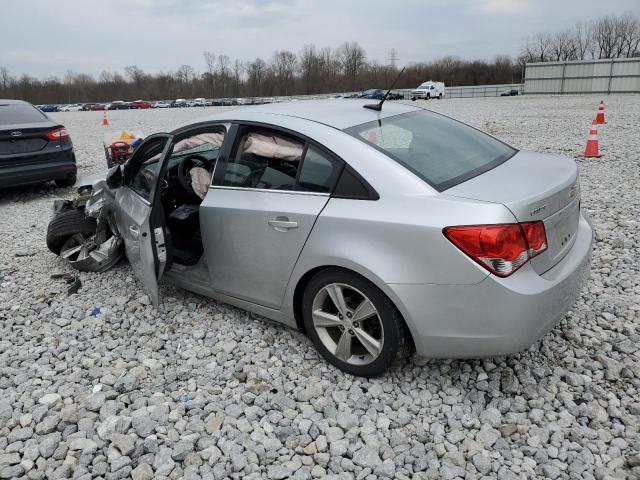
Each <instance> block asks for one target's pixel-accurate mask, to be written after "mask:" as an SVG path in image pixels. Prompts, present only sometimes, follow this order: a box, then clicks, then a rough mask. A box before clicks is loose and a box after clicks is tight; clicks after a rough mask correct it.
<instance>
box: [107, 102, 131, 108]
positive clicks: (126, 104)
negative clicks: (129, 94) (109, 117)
mask: <svg viewBox="0 0 640 480" xmlns="http://www.w3.org/2000/svg"><path fill="white" fill-rule="evenodd" d="M107 110H131V103H130V102H123V101H121V100H116V101H114V102H111V103H110V104H109V105H108V106H107Z"/></svg>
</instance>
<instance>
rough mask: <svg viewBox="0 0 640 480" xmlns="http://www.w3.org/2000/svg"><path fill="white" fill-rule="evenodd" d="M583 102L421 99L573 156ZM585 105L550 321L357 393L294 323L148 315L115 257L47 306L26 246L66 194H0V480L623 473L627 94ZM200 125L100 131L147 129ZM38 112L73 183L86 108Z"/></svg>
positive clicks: (83, 164)
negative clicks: (591, 242) (571, 279)
mask: <svg viewBox="0 0 640 480" xmlns="http://www.w3.org/2000/svg"><path fill="white" fill-rule="evenodd" d="M599 100H600V98H599V97H595V96H565V97H535V98H534V97H530V98H526V97H513V98H496V99H461V100H443V101H435V100H432V101H430V102H429V103H428V106H429V108H433V109H435V110H437V111H440V112H443V113H446V114H449V115H452V116H454V117H456V118H459V119H461V120H463V121H466V122H469V123H471V124H473V125H475V126H477V127H479V128H481V129H484V130H487V131H488V132H490V133H492V134H494V135H496V136H497V137H499V138H502V139H504V140H505V141H507V142H510V143H512V144H513V145H515V146H517V147H520V148H525V149H532V150H538V151H545V152H553V153H561V154H565V155H568V156H571V157H577V155H578V154H579V153H581V151H583V149H584V144H585V141H586V137H587V133H588V129H589V124H590V121H591V119H592V118H593V116H594V115H595V112H596V107H597V104H598V102H599ZM605 100H606V102H607V110H606V112H607V121H608V124H607V125H604V126H603V127H602V128H601V129H600V141H601V149H602V151H603V153H604V155H605V156H604V157H603V158H602V159H589V160H579V162H580V165H581V171H582V180H581V183H582V196H583V206H584V207H585V208H586V209H587V210H588V211H589V213H590V215H591V217H592V219H593V222H594V224H595V228H596V230H597V242H596V245H595V252H594V260H593V270H592V274H591V278H590V280H589V281H588V282H587V284H586V286H585V288H584V291H583V292H582V296H581V298H580V299H579V300H578V302H577V304H576V305H575V306H574V308H573V309H572V311H571V312H569V313H568V315H567V316H566V318H565V319H564V320H563V321H562V322H561V323H560V325H559V326H558V327H557V328H555V329H554V330H553V331H552V332H551V333H549V334H548V335H546V336H545V337H544V338H543V339H542V341H541V342H539V343H538V344H536V345H534V346H533V347H531V348H530V349H529V350H527V351H526V352H523V353H521V354H518V355H513V356H509V357H500V358H494V359H484V360H467V361H459V360H449V361H447V360H445V361H442V360H438V361H435V360H425V359H422V358H412V359H410V360H409V361H407V362H406V363H403V364H401V365H395V366H394V367H393V368H392V369H391V370H390V371H389V372H388V373H387V374H386V375H384V376H383V377H381V378H377V379H373V380H363V379H360V378H354V377H350V376H347V375H344V374H342V373H341V372H339V371H337V370H336V369H334V368H333V367H330V366H329V365H328V364H327V363H326V362H324V361H323V360H322V359H321V358H320V357H319V356H318V354H317V353H316V352H315V350H314V348H313V347H312V345H311V344H310V343H309V341H308V340H307V339H306V338H305V337H304V336H303V335H301V334H300V333H298V332H296V331H293V330H290V329H287V328H284V327H281V326H278V325H276V324H274V323H271V322H268V321H265V320H263V319H261V318H260V317H257V316H255V315H251V314H248V313H246V312H243V311H240V310H238V309H235V308H232V307H229V306H226V305H223V304H219V303H216V302H214V301H210V300H207V299H205V298H203V297H199V296H197V295H193V294H190V293H188V292H185V291H181V290H178V289H175V288H173V287H171V286H163V287H162V288H161V296H162V297H163V299H164V300H163V301H162V303H161V305H160V307H159V308H158V309H154V308H153V307H152V306H150V305H149V300H148V298H147V297H146V296H145V295H143V294H142V291H141V288H140V285H139V284H138V282H137V281H136V280H135V278H134V276H133V275H132V272H131V270H130V268H129V266H128V265H127V264H126V263H125V262H122V263H121V264H119V265H118V266H117V267H116V268H114V269H113V270H111V271H109V272H106V273H104V274H86V273H83V274H80V278H81V280H82V288H81V289H80V290H79V291H78V293H76V294H74V295H71V296H69V297H68V298H65V295H64V294H63V292H64V291H65V289H66V285H64V282H63V281H61V280H52V279H51V278H50V276H51V274H52V273H54V272H64V271H66V270H67V267H65V265H64V263H63V262H62V261H60V260H59V259H58V258H56V257H55V256H54V255H52V254H51V253H49V252H48V250H47V248H46V246H45V241H44V238H45V231H46V226H47V223H48V220H49V217H50V214H51V204H52V201H53V199H55V198H58V197H60V196H71V195H72V190H71V189H66V190H60V189H55V188H54V187H53V186H36V187H29V188H20V189H10V190H6V191H3V192H0V206H1V208H0V225H1V226H2V233H3V235H2V237H3V242H2V244H1V245H0V282H1V283H0V478H13V477H26V478H68V477H72V476H73V477H76V478H91V477H96V478H109V479H111V478H114V479H115V478H127V477H132V478H133V479H135V480H142V479H150V478H162V477H169V478H173V479H176V478H180V477H184V478H200V477H201V478H216V479H217V478H225V477H231V478H247V479H251V478H271V479H282V478H290V477H292V478H301V479H302V478H326V477H331V476H333V477H334V478H345V479H349V478H357V479H364V478H366V479H369V478H380V477H389V478H393V477H395V478H415V479H421V478H433V479H436V478H444V479H447V478H458V477H459V478H465V479H478V478H500V479H515V478H551V479H555V478H563V479H564V478H571V479H592V478H596V479H611V478H620V479H622V478H629V479H630V478H640V435H639V434H638V425H639V414H640V363H639V358H638V357H639V354H640V352H639V351H638V345H639V341H640V335H639V332H638V324H639V323H640V264H639V262H640V260H639V258H640V255H639V251H640V231H639V228H638V225H639V222H638V221H639V219H640V195H639V193H638V185H640V154H639V152H640V135H639V131H640V97H639V96H608V97H606V99H605ZM213 110H219V109H207V110H206V111H208V112H211V111H213ZM202 113H203V110H202V109H184V110H150V111H130V112H129V111H123V112H113V113H111V115H110V120H111V124H112V127H113V128H118V127H125V128H130V129H132V130H142V131H145V132H147V133H152V132H154V131H159V130H162V129H166V128H170V127H171V126H174V125H176V124H178V123H181V122H183V121H186V120H188V119H190V118H192V117H196V116H200V115H201V114H202ZM52 116H53V117H54V118H56V119H59V120H60V121H61V122H63V123H64V124H65V125H66V126H67V127H68V129H69V130H70V132H71V135H72V138H73V140H74V143H75V145H76V153H77V157H78V164H79V169H80V173H81V174H89V173H95V172H98V171H100V170H101V169H102V168H103V166H104V165H105V163H104V162H105V161H104V156H103V153H102V147H101V140H102V132H103V131H104V128H103V127H101V126H100V125H99V122H100V119H101V117H102V114H101V113H100V112H78V113H58V114H53V115H52ZM98 309H99V310H98Z"/></svg>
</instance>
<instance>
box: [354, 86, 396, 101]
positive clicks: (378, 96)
mask: <svg viewBox="0 0 640 480" xmlns="http://www.w3.org/2000/svg"><path fill="white" fill-rule="evenodd" d="M386 93H387V92H386V90H380V89H379V88H374V89H371V90H365V91H364V92H362V93H361V94H360V95H358V97H357V98H369V99H372V100H382V99H383V98H384V96H385V94H386ZM402 99H404V95H402V94H401V93H397V92H389V95H388V96H387V100H402Z"/></svg>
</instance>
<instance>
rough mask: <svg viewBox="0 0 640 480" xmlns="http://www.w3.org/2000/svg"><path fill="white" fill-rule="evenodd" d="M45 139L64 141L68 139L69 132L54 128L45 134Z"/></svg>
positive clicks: (64, 129)
mask: <svg viewBox="0 0 640 480" xmlns="http://www.w3.org/2000/svg"><path fill="white" fill-rule="evenodd" d="M47 138H48V139H49V140H65V139H67V138H69V132H67V129H66V128H56V129H55V130H51V131H50V132H47Z"/></svg>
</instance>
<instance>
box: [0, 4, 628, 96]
mask: <svg viewBox="0 0 640 480" xmlns="http://www.w3.org/2000/svg"><path fill="white" fill-rule="evenodd" d="M639 44H640V21H639V19H638V17H637V16H634V15H631V14H625V15H620V16H615V15H609V16H605V17H602V18H599V19H596V20H594V21H592V22H588V23H578V24H576V26H575V27H574V28H572V29H568V30H565V31H561V32H555V33H545V34H538V35H535V36H533V37H531V38H529V39H527V40H526V41H525V42H524V43H523V46H522V51H521V54H520V55H519V57H518V58H515V59H514V58H512V57H510V56H508V55H497V56H495V57H494V58H493V59H492V60H491V61H486V60H463V59H460V58H458V57H454V56H446V57H443V58H440V59H437V60H433V61H428V62H418V63H410V64H409V65H407V67H406V71H405V72H404V74H403V75H402V76H401V78H400V79H399V81H398V84H397V85H396V87H397V88H413V87H416V86H417V85H419V84H420V83H422V82H423V81H425V80H429V79H432V80H437V81H442V82H445V84H446V85H450V86H455V85H489V84H502V83H519V82H520V81H521V80H522V75H523V72H524V65H525V63H526V62H534V61H553V60H577V59H586V58H616V57H632V56H639V55H640V51H639ZM202 58H203V63H202V65H203V69H202V70H201V71H198V70H196V69H195V68H194V67H192V66H191V65H181V66H180V67H179V68H178V69H177V70H175V71H169V72H160V73H148V72H145V71H143V70H142V69H141V68H139V67H138V66H136V65H130V66H127V67H125V68H124V71H123V72H118V71H114V72H110V71H103V72H102V73H100V74H99V75H98V76H97V77H94V76H92V75H88V74H86V73H76V72H73V71H71V70H69V71H67V73H66V74H65V75H64V77H63V78H59V77H54V76H52V77H46V78H35V77H33V76H30V75H28V74H22V75H17V76H14V75H12V74H11V72H9V70H8V69H7V68H6V67H0V97H1V98H17V99H23V100H27V101H30V102H32V103H35V104H43V103H79V102H100V101H110V100H129V101H131V100H137V99H144V100H167V99H175V98H198V97H205V98H229V97H271V96H280V95H285V96H288V95H313V94H322V93H334V92H354V91H360V90H364V89H368V88H385V87H387V86H388V85H390V83H391V82H392V81H393V79H394V78H395V76H396V75H397V73H398V68H397V67H396V66H395V65H385V64H381V63H379V62H377V61H376V60H372V59H368V58H367V55H366V52H365V50H364V48H362V47H361V46H360V45H359V44H358V43H357V42H345V43H343V44H342V45H340V46H339V47H337V48H332V47H324V48H319V47H316V46H315V45H313V44H308V45H305V46H304V47H303V48H302V49H301V50H300V51H299V52H293V51H290V50H279V51H276V52H275V53H274V54H273V56H272V57H271V59H269V60H268V61H266V60H264V59H262V58H256V59H255V60H251V61H242V60H239V59H231V58H230V57H229V56H228V55H225V54H216V53H214V52H210V51H205V52H203V54H202Z"/></svg>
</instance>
